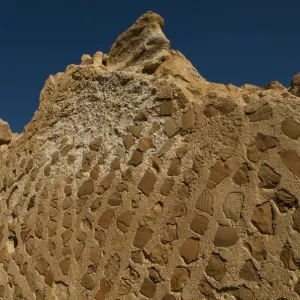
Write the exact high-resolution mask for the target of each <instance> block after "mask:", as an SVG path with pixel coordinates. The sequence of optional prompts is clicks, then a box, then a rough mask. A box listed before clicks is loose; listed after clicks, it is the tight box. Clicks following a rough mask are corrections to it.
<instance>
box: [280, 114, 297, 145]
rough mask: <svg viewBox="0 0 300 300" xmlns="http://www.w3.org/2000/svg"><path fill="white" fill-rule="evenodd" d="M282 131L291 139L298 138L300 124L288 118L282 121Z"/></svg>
mask: <svg viewBox="0 0 300 300" xmlns="http://www.w3.org/2000/svg"><path fill="white" fill-rule="evenodd" d="M281 131H282V132H283V134H285V135H286V136H287V137H289V138H290V139H293V140H297V139H298V138H299V137H300V124H299V123H298V122H296V121H295V120H293V119H291V118H287V119H285V120H284V121H283V122H282V123H281Z"/></svg>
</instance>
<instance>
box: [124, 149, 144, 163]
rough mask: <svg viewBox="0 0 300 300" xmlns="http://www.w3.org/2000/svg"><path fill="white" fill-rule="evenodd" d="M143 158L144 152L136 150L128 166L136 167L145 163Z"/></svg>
mask: <svg viewBox="0 0 300 300" xmlns="http://www.w3.org/2000/svg"><path fill="white" fill-rule="evenodd" d="M143 157H144V155H143V152H141V151H137V150H134V151H133V152H132V156H131V158H130V160H129V161H128V164H129V165H131V166H134V167H136V166H138V165H139V164H141V163H142V162H143Z"/></svg>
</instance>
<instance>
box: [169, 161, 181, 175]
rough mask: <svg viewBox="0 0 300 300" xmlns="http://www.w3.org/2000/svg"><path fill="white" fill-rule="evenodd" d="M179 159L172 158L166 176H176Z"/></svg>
mask: <svg viewBox="0 0 300 300" xmlns="http://www.w3.org/2000/svg"><path fill="white" fill-rule="evenodd" d="M179 162H180V161H179V159H177V158H173V159H172V161H171V164H170V167H169V169H168V173H167V174H168V176H178V175H179V172H180V165H179Z"/></svg>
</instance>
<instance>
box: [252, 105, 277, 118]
mask: <svg viewBox="0 0 300 300" xmlns="http://www.w3.org/2000/svg"><path fill="white" fill-rule="evenodd" d="M248 118H249V120H250V121H251V122H258V121H266V120H270V119H271V118H272V108H271V106H270V105H269V104H266V105H264V106H262V107H261V108H259V109H258V110H257V111H255V112H253V113H251V114H249V115H248Z"/></svg>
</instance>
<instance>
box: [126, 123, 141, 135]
mask: <svg viewBox="0 0 300 300" xmlns="http://www.w3.org/2000/svg"><path fill="white" fill-rule="evenodd" d="M127 129H128V131H129V132H131V133H132V134H133V136H135V137H136V138H139V137H140V136H141V133H142V130H143V126H137V125H130V126H128V127H127Z"/></svg>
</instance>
